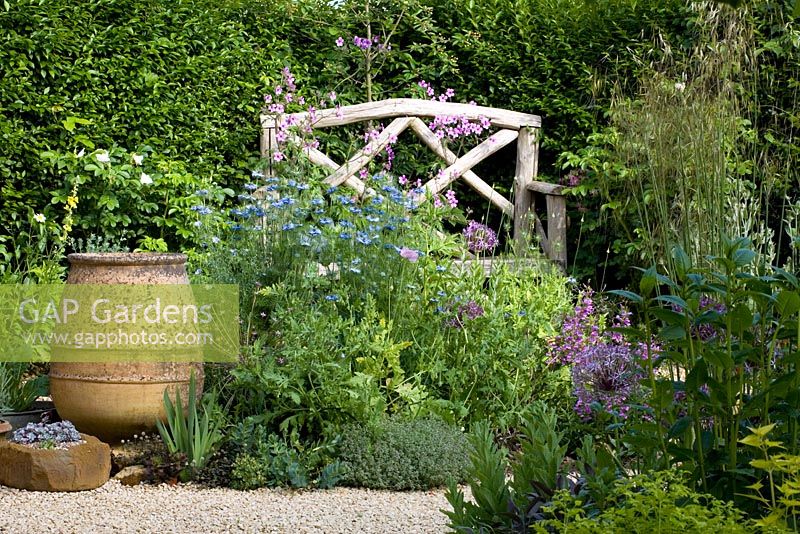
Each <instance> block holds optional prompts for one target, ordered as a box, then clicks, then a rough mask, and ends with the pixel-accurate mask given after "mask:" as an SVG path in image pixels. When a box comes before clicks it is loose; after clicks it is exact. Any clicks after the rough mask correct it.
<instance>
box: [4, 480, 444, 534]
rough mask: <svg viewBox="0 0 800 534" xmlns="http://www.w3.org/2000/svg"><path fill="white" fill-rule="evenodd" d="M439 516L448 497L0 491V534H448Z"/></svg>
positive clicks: (342, 492) (170, 489)
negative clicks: (436, 533)
mask: <svg viewBox="0 0 800 534" xmlns="http://www.w3.org/2000/svg"><path fill="white" fill-rule="evenodd" d="M441 508H449V505H448V504H447V500H446V499H445V498H444V490H435V491H426V492H403V493H395V492H386V491H371V490H362V489H349V488H337V489H333V490H326V491H322V490H316V491H287V490H269V489H261V490H256V491H235V490H230V489H216V488H215V489H209V488H201V487H198V486H192V485H179V486H169V485H159V486H146V485H141V486H137V487H127V486H123V485H121V484H120V483H119V482H117V481H116V480H111V481H109V482H108V483H106V484H105V485H104V486H102V487H101V488H98V489H96V490H93V491H84V492H77V493H44V492H28V491H21V490H16V489H11V488H7V487H4V486H0V532H3V533H5V532H9V533H18V532H19V533H25V534H39V533H90V534H100V533H106V532H108V533H111V532H115V533H116V532H121V533H125V532H158V533H161V532H180V533H203V534H208V533H212V532H259V533H262V532H264V533H267V532H270V533H272V532H276V533H277V532H291V533H301V532H321V533H326V534H327V533H345V532H347V533H350V532H352V533H377V532H381V533H395V532H398V533H399V532H402V533H407V532H408V533H416V532H420V533H423V532H447V517H446V516H445V515H444V514H443V513H441V512H440V511H439V510H440V509H441Z"/></svg>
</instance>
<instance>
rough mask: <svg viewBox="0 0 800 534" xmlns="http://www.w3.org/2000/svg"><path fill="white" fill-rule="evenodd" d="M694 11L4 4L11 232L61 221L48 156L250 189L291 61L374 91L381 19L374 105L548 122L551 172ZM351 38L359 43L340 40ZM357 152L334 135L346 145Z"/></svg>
mask: <svg viewBox="0 0 800 534" xmlns="http://www.w3.org/2000/svg"><path fill="white" fill-rule="evenodd" d="M367 7H368V8H369V9H367ZM784 11H785V6H783V5H782V4H781V3H780V2H778V1H775V0H770V1H769V2H766V3H759V4H758V5H756V6H754V8H753V9H752V13H753V15H752V16H753V17H754V21H755V24H754V27H755V28H756V32H757V35H756V39H757V41H758V43H759V45H760V46H761V48H760V49H759V52H758V53H759V60H760V61H764V68H763V70H762V73H761V75H762V76H763V80H764V83H762V84H761V87H762V92H763V94H759V95H755V100H756V101H758V102H760V103H762V105H764V106H766V107H769V106H772V107H773V108H775V109H777V110H778V111H779V114H781V116H782V117H784V118H783V119H781V122H778V121H775V124H774V125H773V126H774V127H775V128H777V129H779V130H780V131H778V132H777V133H776V132H771V135H772V136H773V137H775V138H777V139H778V140H779V141H780V142H784V143H787V145H786V146H787V147H790V146H792V143H791V139H792V137H791V136H792V135H793V134H792V132H793V130H792V123H791V120H790V119H789V118H788V117H789V115H787V114H786V113H784V112H785V111H787V106H788V107H791V105H792V104H793V102H794V101H795V92H796V90H794V89H792V87H795V86H796V83H795V81H796V79H797V71H798V69H797V65H798V54H797V46H796V38H794V37H793V36H794V35H795V34H796V30H795V29H794V26H793V22H792V21H791V20H789V19H787V17H785V16H783V15H782V13H783V12H784ZM694 17H696V14H693V12H692V11H691V10H690V9H689V8H688V6H687V4H686V2H684V1H683V0H665V1H657V0H640V1H636V0H592V1H589V0H562V1H558V2H553V1H552V0H482V1H480V2H475V1H473V0H445V1H439V0H360V1H353V0H342V1H338V2H326V1H324V0H273V1H264V0H225V1H222V2H219V1H214V2H212V1H211V0H182V1H177V2H176V1H172V0H82V1H78V2H69V1H67V0H48V1H47V2H40V1H38V0H16V1H13V2H6V3H4V4H3V7H2V8H0V180H1V181H2V182H1V184H0V236H3V235H5V236H8V235H14V234H15V233H17V232H18V231H19V230H20V227H21V225H22V224H23V222H27V221H22V220H24V219H26V217H25V214H26V213H27V214H28V215H30V212H29V210H31V209H32V210H35V211H37V212H41V211H45V213H46V214H47V215H48V216H49V215H50V212H52V214H53V215H58V214H59V212H58V210H60V209H61V207H60V206H59V205H55V206H50V205H49V203H50V192H51V191H55V190H59V189H63V188H64V187H65V184H64V176H62V175H61V174H60V173H59V172H57V171H56V170H54V169H53V168H51V167H50V166H49V165H48V163H47V162H46V161H43V160H42V159H41V158H40V153H42V152H44V151H53V152H59V153H65V152H76V151H77V150H79V149H80V148H82V147H85V148H88V149H92V148H101V149H112V148H113V145H119V146H120V147H122V148H123V149H125V150H128V151H138V150H140V149H141V148H142V147H150V149H152V151H153V152H154V153H158V154H160V155H162V156H163V157H165V158H167V159H170V160H174V161H175V162H176V164H178V165H180V166H183V167H184V168H185V169H187V171H188V172H189V173H190V174H192V175H193V176H195V177H197V178H198V180H199V181H201V180H200V179H202V180H204V181H208V180H211V179H213V180H214V181H215V182H217V183H219V184H220V185H221V186H223V187H234V186H236V185H240V184H241V183H243V182H244V181H245V180H246V175H245V174H244V173H243V172H242V171H244V170H245V169H246V168H247V167H249V166H251V164H252V158H253V157H254V156H256V155H257V149H258V120H257V116H258V112H259V109H260V105H261V102H262V100H261V96H262V95H263V94H264V93H265V92H266V91H267V88H270V87H272V86H273V84H275V82H276V80H277V79H278V78H279V71H280V68H282V67H284V66H287V65H288V66H291V68H292V71H293V72H294V73H295V75H296V76H297V78H298V85H301V86H302V87H304V88H305V92H306V95H307V97H309V98H311V97H313V95H317V96H321V95H326V94H327V92H328V91H330V90H335V91H337V92H338V94H339V101H340V102H342V103H355V102H360V101H363V100H365V98H366V91H367V89H366V84H365V78H366V77H365V70H364V56H363V53H361V52H360V51H359V50H358V49H357V48H356V47H354V46H352V44H351V43H352V38H353V37H354V36H363V35H365V34H366V28H367V26H366V24H367V23H368V22H369V27H370V32H371V33H372V34H373V35H377V36H378V37H379V39H380V40H382V42H386V43H389V44H391V45H392V48H391V50H390V51H388V52H387V53H382V54H378V55H377V56H376V57H375V58H374V59H373V61H372V67H371V73H372V84H371V91H372V94H373V98H375V99H378V98H386V97H393V96H411V94H412V91H413V88H414V84H415V82H416V81H417V80H419V79H426V80H427V81H429V82H431V83H432V84H434V85H435V86H436V87H437V88H439V89H441V90H444V88H447V87H452V88H453V89H454V90H455V93H456V95H457V96H456V98H457V99H459V100H462V101H468V100H471V99H474V100H475V101H477V102H478V103H480V104H485V105H490V106H495V107H503V108H509V109H515V110H518V111H522V112H528V113H536V114H540V115H541V116H542V117H543V120H544V128H543V132H544V139H543V143H542V152H541V164H540V173H541V174H543V175H544V176H546V177H548V178H549V179H553V180H554V179H557V178H558V176H559V175H560V174H561V171H560V169H558V168H557V167H556V162H557V161H558V160H559V156H560V155H561V154H562V153H564V152H566V151H571V152H574V151H576V150H579V149H580V148H581V147H583V146H584V145H585V143H586V139H587V136H588V135H589V134H591V133H592V132H595V131H599V130H601V129H602V128H603V127H604V126H605V125H606V124H607V117H606V114H607V111H608V108H609V105H610V102H611V100H612V97H613V96H614V95H615V94H616V95H620V94H635V92H636V91H637V88H638V81H639V80H640V79H641V77H643V76H648V75H649V73H650V70H649V69H650V67H651V66H652V65H655V64H658V63H659V62H660V61H661V60H663V59H665V55H668V56H670V57H669V58H668V59H669V60H670V61H673V62H676V63H677V62H678V61H677V60H678V59H679V58H680V57H681V56H682V55H683V54H685V52H686V51H688V50H690V49H691V48H692V46H693V45H694V44H695V43H696V42H697V39H698V36H697V25H696V24H695V22H696V21H695V20H694ZM340 36H341V37H342V38H343V39H344V40H345V43H347V46H344V47H337V46H336V45H335V44H334V43H335V40H336V39H337V37H340ZM665 44H666V45H668V46H665ZM762 45H763V46H762ZM763 116H764V117H768V116H769V115H768V114H766V113H765V114H763ZM87 121H88V122H87ZM346 146H347V143H339V144H334V145H333V147H332V148H331V151H332V155H333V156H334V157H335V158H336V157H341V155H342V154H343V153H344V151H345V148H346ZM787 150H789V149H788V148H787ZM512 151H513V149H512V148H509V149H506V150H505V151H504V152H501V153H500V155H499V156H496V157H495V158H494V159H493V160H490V162H489V163H488V164H484V165H482V166H480V167H479V168H478V171H479V174H481V175H482V176H483V177H485V178H486V179H487V180H488V181H490V182H493V181H494V182H498V188H499V189H500V190H507V189H508V187H509V186H510V183H511V180H510V179H509V177H510V175H511V174H512V168H513V159H514V158H513V153H512ZM504 154H505V157H504V156H503V155H504ZM417 159H418V158H417V156H416V154H414V153H410V154H398V157H397V163H398V165H403V164H407V165H411V166H414V165H416V166H417V168H421V167H420V166H421V165H422V164H421V163H419V162H418V161H417ZM404 162H405V163H404ZM92 196H94V197H99V196H102V194H101V193H98V192H95V193H94V194H93V195H92ZM48 206H49V207H48ZM49 218H50V219H52V217H49ZM112 219H113V217H112ZM132 224H133V226H136V225H137V224H145V223H144V221H136V220H134V221H133V223H132ZM162 227H167V228H168V227H170V225H169V224H166V225H162ZM82 231H85V232H87V233H88V232H89V230H82ZM94 231H95V233H97V234H100V235H102V234H107V233H109V228H103V227H99V228H96V229H94ZM110 233H112V234H120V233H121V232H120V231H119V229H116V230H112V231H111V232H110ZM143 233H145V232H143V231H137V230H136V229H134V230H132V231H131V234H132V235H139V236H141V235H142V234H143ZM76 237H85V236H82V235H77V236H76ZM167 241H168V242H169V244H170V245H171V246H173V247H175V246H179V245H181V242H180V240H178V241H170V240H169V239H168V240H167ZM133 245H135V243H133ZM598 246H599V245H598Z"/></svg>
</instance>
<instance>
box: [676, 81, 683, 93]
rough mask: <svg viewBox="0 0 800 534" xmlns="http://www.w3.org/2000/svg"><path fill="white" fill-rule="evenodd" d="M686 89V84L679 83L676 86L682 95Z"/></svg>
mask: <svg viewBox="0 0 800 534" xmlns="http://www.w3.org/2000/svg"><path fill="white" fill-rule="evenodd" d="M684 89H686V84H685V83H683V82H677V83H676V84H675V90H676V91H678V92H679V93H682V92H683V90H684Z"/></svg>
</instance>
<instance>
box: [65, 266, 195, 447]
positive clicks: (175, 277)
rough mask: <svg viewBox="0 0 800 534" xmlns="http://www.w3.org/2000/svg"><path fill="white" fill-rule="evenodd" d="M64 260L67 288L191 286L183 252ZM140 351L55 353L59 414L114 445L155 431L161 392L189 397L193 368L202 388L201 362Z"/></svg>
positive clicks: (161, 414) (161, 410)
mask: <svg viewBox="0 0 800 534" xmlns="http://www.w3.org/2000/svg"><path fill="white" fill-rule="evenodd" d="M67 259H68V260H69V262H70V270H69V276H68V278H67V289H70V284H91V285H92V286H94V288H92V289H90V288H88V287H87V290H89V291H96V290H97V289H96V286H100V285H103V284H118V285H128V284H138V285H146V286H154V285H173V286H174V285H183V284H186V285H188V284H189V278H188V276H187V274H186V256H185V255H184V254H166V253H86V254H70V255H69V256H68V257H67ZM72 289H73V290H74V289H81V288H72ZM66 293H67V291H66V290H65V294H66ZM55 350H56V349H54V355H55ZM139 350H140V353H139V354H137V353H132V354H127V355H126V357H125V358H118V357H117V358H110V359H109V361H102V362H97V361H94V362H81V361H70V360H69V359H68V358H63V359H62V361H58V360H59V358H55V357H54V361H53V363H51V365H50V394H51V396H52V398H53V402H54V403H55V406H56V410H57V411H58V414H59V415H60V416H61V417H62V418H64V419H68V420H70V421H72V422H73V423H74V424H75V427H76V428H77V429H78V430H79V431H80V432H83V433H86V434H91V435H93V436H97V437H99V438H100V439H102V440H103V441H106V442H109V443H117V442H119V441H120V440H122V439H128V438H131V437H132V436H133V435H134V434H138V433H141V432H153V431H154V430H155V428H156V421H157V420H159V419H161V420H164V418H165V417H166V414H165V412H164V406H163V396H164V391H165V390H167V389H170V391H174V390H176V389H178V388H180V391H181V398H183V399H188V390H189V377H190V376H191V373H192V372H194V373H195V375H196V377H197V384H198V394H200V393H201V392H202V383H203V367H202V363H191V362H184V363H178V362H174V361H153V358H150V357H144V354H142V353H141V350H142V349H139ZM150 350H159V349H158V348H153V349H150ZM162 350H163V349H162ZM137 360H141V361H137Z"/></svg>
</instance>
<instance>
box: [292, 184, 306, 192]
mask: <svg viewBox="0 0 800 534" xmlns="http://www.w3.org/2000/svg"><path fill="white" fill-rule="evenodd" d="M295 187H296V188H297V190H298V191H305V190H306V189H308V187H309V186H308V184H297V185H296V186H295Z"/></svg>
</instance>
